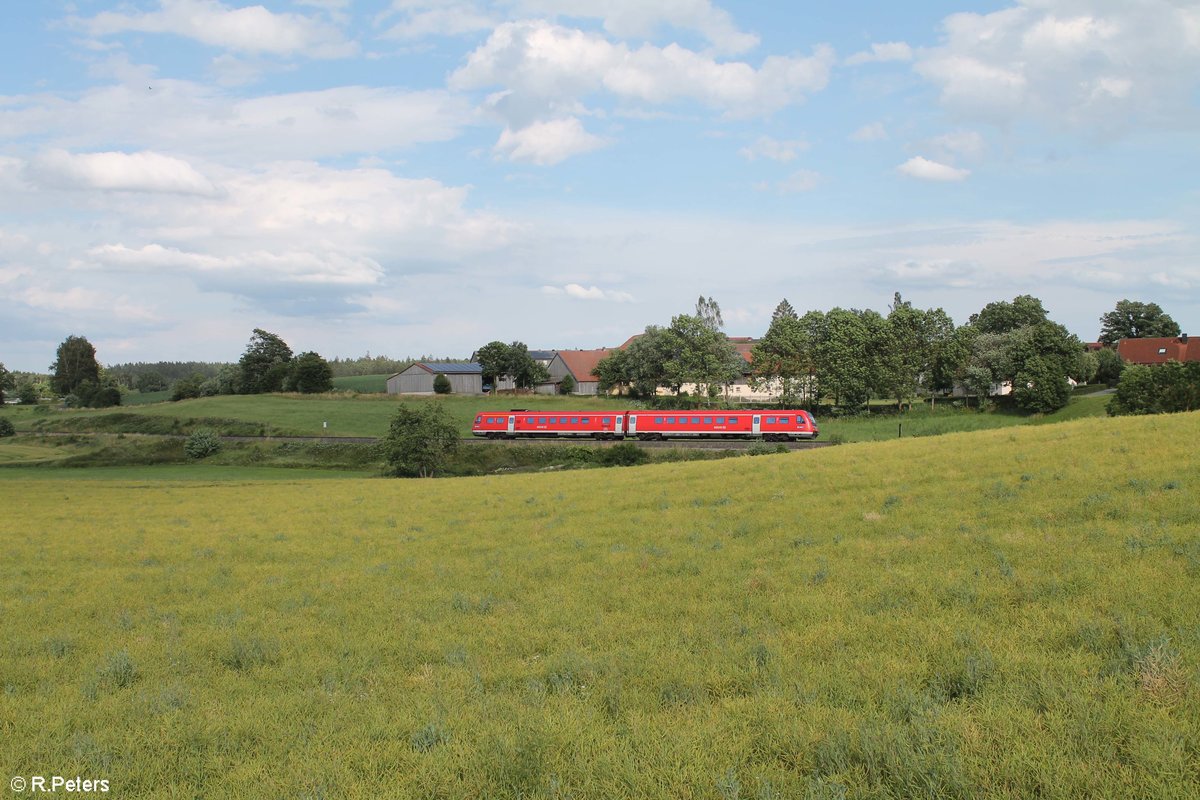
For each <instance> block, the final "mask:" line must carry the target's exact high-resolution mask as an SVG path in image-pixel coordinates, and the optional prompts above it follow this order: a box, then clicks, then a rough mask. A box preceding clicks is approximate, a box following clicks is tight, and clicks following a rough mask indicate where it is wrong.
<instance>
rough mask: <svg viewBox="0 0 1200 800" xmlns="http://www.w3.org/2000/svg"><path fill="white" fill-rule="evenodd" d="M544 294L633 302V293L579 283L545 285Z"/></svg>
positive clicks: (579, 298) (577, 298) (581, 298)
mask: <svg viewBox="0 0 1200 800" xmlns="http://www.w3.org/2000/svg"><path fill="white" fill-rule="evenodd" d="M542 294H548V295H558V296H566V297H573V298H575V299H576V300H604V301H607V302H610V303H632V302H633V295H631V294H629V293H628V292H618V291H614V290H611V289H601V288H600V287H599V286H594V285H593V286H586V287H585V286H581V285H580V284H578V283H568V284H567V285H566V286H543V287H542Z"/></svg>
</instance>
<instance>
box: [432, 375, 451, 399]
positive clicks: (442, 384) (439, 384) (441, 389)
mask: <svg viewBox="0 0 1200 800" xmlns="http://www.w3.org/2000/svg"><path fill="white" fill-rule="evenodd" d="M450 391H451V386H450V379H449V378H447V377H446V376H445V375H443V374H442V373H440V372H439V373H438V374H437V376H436V377H435V378H434V379H433V392H434V394H450Z"/></svg>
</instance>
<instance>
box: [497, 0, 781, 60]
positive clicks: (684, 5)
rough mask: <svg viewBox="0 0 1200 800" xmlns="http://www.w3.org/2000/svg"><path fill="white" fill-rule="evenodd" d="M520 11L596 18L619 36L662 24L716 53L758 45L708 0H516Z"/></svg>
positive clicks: (641, 35)
mask: <svg viewBox="0 0 1200 800" xmlns="http://www.w3.org/2000/svg"><path fill="white" fill-rule="evenodd" d="M518 5H519V7H520V8H521V10H522V11H525V12H528V13H533V14H553V15H561V16H566V17H583V18H596V19H601V20H603V22H604V29H605V30H606V31H608V32H609V33H610V34H612V35H613V36H616V37H619V38H622V39H651V38H653V37H654V35H655V34H656V33H657V32H658V29H659V28H660V27H662V26H664V25H666V26H670V27H673V28H677V29H681V30H691V31H696V32H697V33H700V34H701V35H703V36H704V37H705V38H706V39H707V40H708V41H709V42H710V43H711V44H712V45H713V49H714V50H715V51H716V52H719V53H726V54H736V53H743V52H746V51H747V50H751V49H753V48H755V47H757V46H758V37H757V36H756V35H754V34H752V33H745V32H743V31H740V30H738V28H737V26H736V25H735V24H734V22H733V18H732V17H731V16H730V15H729V13H728V12H726V11H725V10H723V9H721V8H717V7H716V6H714V5H713V4H712V2H710V0H671V2H661V1H660V2H646V0H519V3H518Z"/></svg>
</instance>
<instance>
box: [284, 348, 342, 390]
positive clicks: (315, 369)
mask: <svg viewBox="0 0 1200 800" xmlns="http://www.w3.org/2000/svg"><path fill="white" fill-rule="evenodd" d="M285 388H287V390H288V391H291V392H301V393H302V394H316V393H318V392H328V391H332V389H333V370H331V369H330V368H329V363H328V362H326V361H325V359H323V358H321V355H320V354H319V353H314V352H311V351H310V352H307V353H301V354H300V355H298V356H296V357H295V358H294V359H292V362H291V367H290V368H289V371H288V376H287V380H286V382H285Z"/></svg>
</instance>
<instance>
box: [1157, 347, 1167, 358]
mask: <svg viewBox="0 0 1200 800" xmlns="http://www.w3.org/2000/svg"><path fill="white" fill-rule="evenodd" d="M1158 354H1159V355H1160V356H1165V355H1166V354H1167V348H1165V347H1160V348H1158Z"/></svg>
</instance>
